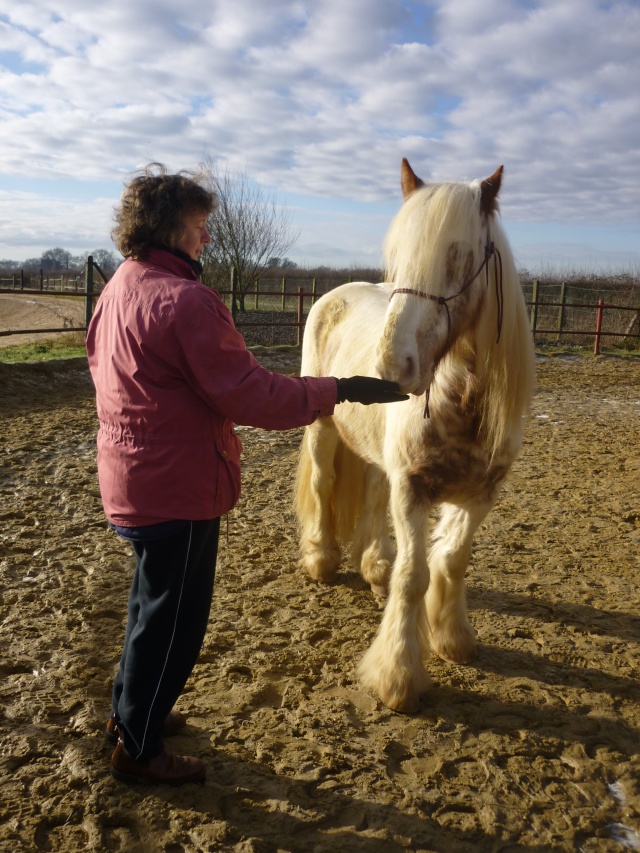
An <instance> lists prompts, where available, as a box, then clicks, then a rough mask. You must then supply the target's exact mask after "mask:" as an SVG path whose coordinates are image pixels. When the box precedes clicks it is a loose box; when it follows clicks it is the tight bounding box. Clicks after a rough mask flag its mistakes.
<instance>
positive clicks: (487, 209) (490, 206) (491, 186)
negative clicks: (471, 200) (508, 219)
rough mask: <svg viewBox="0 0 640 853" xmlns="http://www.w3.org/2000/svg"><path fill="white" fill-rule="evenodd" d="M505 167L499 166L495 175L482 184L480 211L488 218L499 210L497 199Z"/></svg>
mask: <svg viewBox="0 0 640 853" xmlns="http://www.w3.org/2000/svg"><path fill="white" fill-rule="evenodd" d="M503 170H504V166H498V168H497V169H496V170H495V172H494V173H493V175H491V177H490V178H487V179H486V180H485V181H482V183H481V184H480V210H481V211H482V213H485V214H486V215H487V216H489V214H491V213H494V212H495V211H496V210H497V209H498V204H497V201H496V199H497V198H498V193H499V192H500V184H501V183H502V172H503Z"/></svg>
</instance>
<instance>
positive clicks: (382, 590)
mask: <svg viewBox="0 0 640 853" xmlns="http://www.w3.org/2000/svg"><path fill="white" fill-rule="evenodd" d="M370 586H371V592H373V593H375V595H378V596H380V598H386V597H387V596H388V595H389V589H388V587H387V586H385V585H384V584H381V583H372V584H370Z"/></svg>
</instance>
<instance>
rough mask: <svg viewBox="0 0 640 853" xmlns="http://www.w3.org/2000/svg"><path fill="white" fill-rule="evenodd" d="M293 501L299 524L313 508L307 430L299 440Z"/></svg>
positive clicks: (309, 514) (308, 515)
mask: <svg viewBox="0 0 640 853" xmlns="http://www.w3.org/2000/svg"><path fill="white" fill-rule="evenodd" d="M294 503H295V508H296V514H297V516H298V520H299V522H300V523H301V524H304V522H305V520H306V519H307V518H310V517H311V515H312V513H313V510H314V500H313V493H312V491H311V454H310V453H309V446H308V442H307V431H306V430H305V433H304V437H303V439H302V441H301V442H300V451H299V453H298V467H297V470H296V480H295V487H294Z"/></svg>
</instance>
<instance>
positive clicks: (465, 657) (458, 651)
mask: <svg viewBox="0 0 640 853" xmlns="http://www.w3.org/2000/svg"><path fill="white" fill-rule="evenodd" d="M431 649H432V650H433V652H434V653H435V654H436V655H438V657H439V658H441V659H442V660H444V661H446V662H447V663H453V664H457V665H459V666H462V665H464V664H467V663H471V661H472V660H473V659H474V658H475V656H476V641H475V638H474V639H473V643H472V644H470V643H466V644H465V645H461V644H442V645H438V644H437V643H435V642H434V641H433V638H432V639H431Z"/></svg>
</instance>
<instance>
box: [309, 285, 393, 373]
mask: <svg viewBox="0 0 640 853" xmlns="http://www.w3.org/2000/svg"><path fill="white" fill-rule="evenodd" d="M389 293H390V290H389V288H388V287H386V286H385V285H383V284H371V283H369V282H364V281H357V282H349V283H348V284H342V285H340V286H338V287H336V288H334V289H333V290H331V291H329V292H328V293H325V294H324V296H322V297H321V298H320V299H319V300H318V301H317V302H316V303H315V304H314V305H313V307H312V309H311V311H310V312H309V316H308V318H307V322H306V326H305V332H304V340H303V345H302V374H303V375H307V376H309V375H311V376H314V375H315V376H326V375H329V376H347V375H349V374H352V373H357V372H367V373H368V374H369V375H374V374H373V373H372V372H371V371H372V369H373V361H374V350H375V344H376V341H377V340H378V337H379V336H380V333H381V331H382V328H383V325H384V318H385V313H386V309H387V304H388V301H389Z"/></svg>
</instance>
